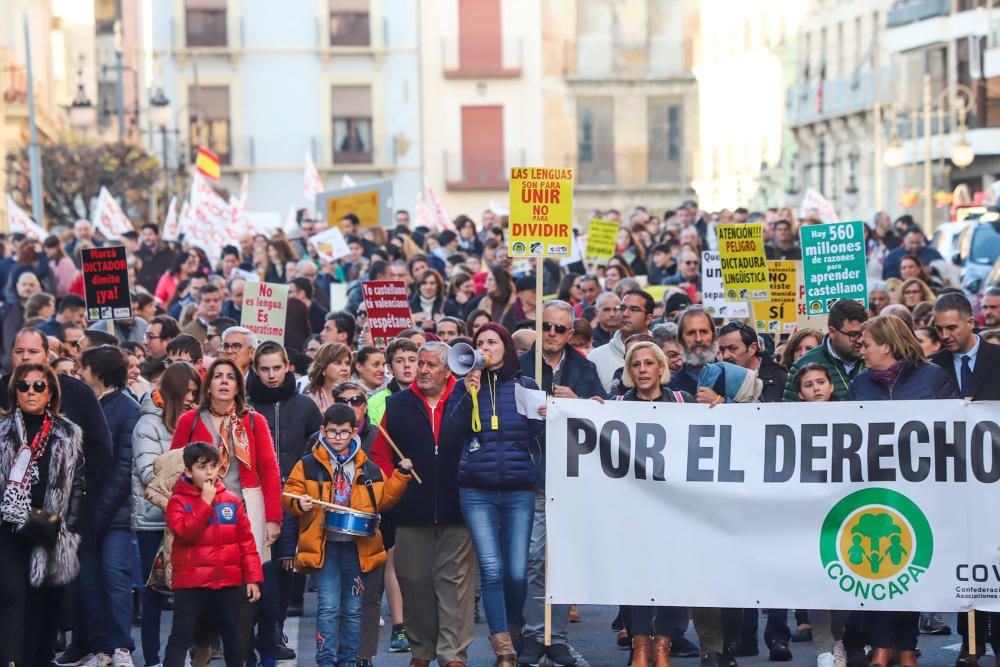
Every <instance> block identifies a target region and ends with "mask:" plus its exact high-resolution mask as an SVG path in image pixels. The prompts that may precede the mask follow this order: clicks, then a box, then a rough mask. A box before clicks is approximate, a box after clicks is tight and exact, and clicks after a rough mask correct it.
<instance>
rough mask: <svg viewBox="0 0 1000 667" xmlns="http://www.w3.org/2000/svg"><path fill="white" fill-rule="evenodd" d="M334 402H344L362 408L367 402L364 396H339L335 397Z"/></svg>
mask: <svg viewBox="0 0 1000 667" xmlns="http://www.w3.org/2000/svg"><path fill="white" fill-rule="evenodd" d="M333 402H334V403H342V404H344V405H350V406H351V407H355V408H360V407H361V406H362V405H364V404H365V403H366V402H367V399H366V398H365V397H364V396H338V397H337V398H335V399H333Z"/></svg>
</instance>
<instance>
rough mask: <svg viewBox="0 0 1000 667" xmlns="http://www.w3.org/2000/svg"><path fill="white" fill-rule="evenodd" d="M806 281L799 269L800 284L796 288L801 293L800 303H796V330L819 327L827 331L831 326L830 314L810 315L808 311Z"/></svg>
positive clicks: (824, 331)
mask: <svg viewBox="0 0 1000 667" xmlns="http://www.w3.org/2000/svg"><path fill="white" fill-rule="evenodd" d="M804 281H805V277H804V275H803V272H802V271H799V274H798V282H799V286H798V290H796V291H797V292H798V295H799V301H798V303H796V304H795V312H796V315H797V317H796V322H795V330H796V331H799V330H800V329H819V330H820V331H822V332H823V333H826V330H827V327H828V326H829V319H830V316H829V315H827V314H825V313H824V314H823V315H809V314H807V313H806V285H805V282H804Z"/></svg>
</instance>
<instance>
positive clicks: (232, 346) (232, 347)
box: [222, 343, 243, 352]
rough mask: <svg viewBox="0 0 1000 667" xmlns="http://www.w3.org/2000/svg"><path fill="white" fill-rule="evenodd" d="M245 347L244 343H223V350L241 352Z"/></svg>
mask: <svg viewBox="0 0 1000 667" xmlns="http://www.w3.org/2000/svg"><path fill="white" fill-rule="evenodd" d="M242 349H243V343H223V344H222V351H223V352H239V351H240V350H242Z"/></svg>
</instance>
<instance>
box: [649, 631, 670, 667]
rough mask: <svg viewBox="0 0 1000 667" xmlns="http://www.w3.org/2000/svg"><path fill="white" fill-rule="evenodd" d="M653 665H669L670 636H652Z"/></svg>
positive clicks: (667, 666)
mask: <svg viewBox="0 0 1000 667" xmlns="http://www.w3.org/2000/svg"><path fill="white" fill-rule="evenodd" d="M653 667H670V637H664V636H663V635H656V636H655V637H653Z"/></svg>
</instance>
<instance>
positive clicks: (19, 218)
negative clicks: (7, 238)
mask: <svg viewBox="0 0 1000 667" xmlns="http://www.w3.org/2000/svg"><path fill="white" fill-rule="evenodd" d="M7 231H8V232H9V233H11V234H15V233H17V232H20V233H22V234H24V235H25V236H27V237H28V238H32V239H35V240H36V241H44V240H45V239H46V238H48V235H49V233H48V232H47V231H45V228H44V227H42V226H41V225H38V224H36V223H35V221H34V220H32V219H31V216H30V215H28V214H27V213H25V212H24V209H22V208H21V207H20V206H18V205H17V203H16V202H15V201H14V199H13V198H12V197H11V196H10V194H8V195H7Z"/></svg>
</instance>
